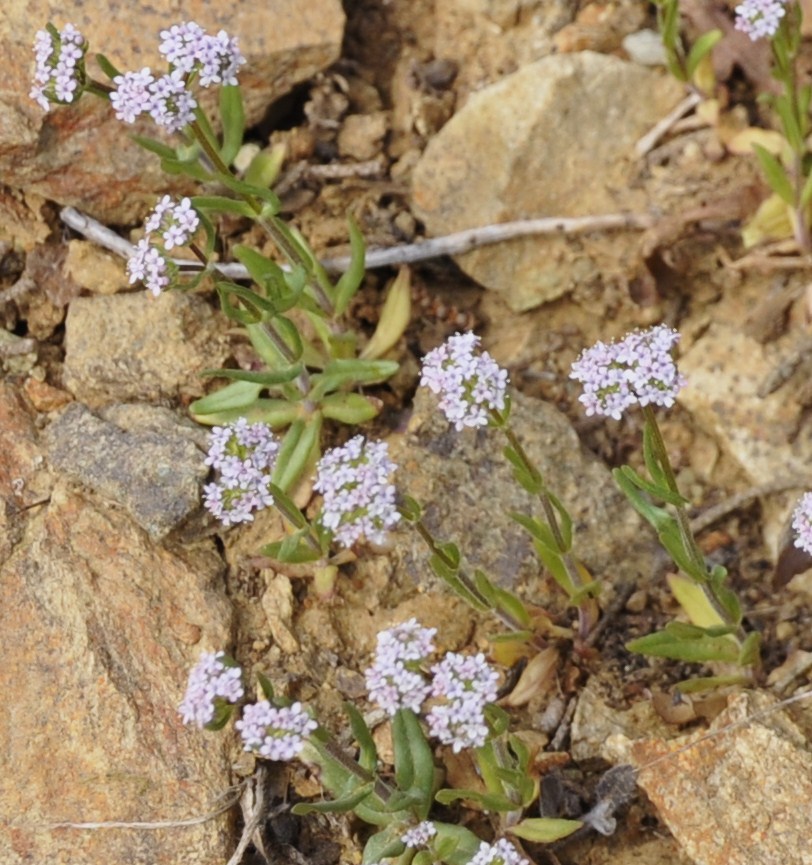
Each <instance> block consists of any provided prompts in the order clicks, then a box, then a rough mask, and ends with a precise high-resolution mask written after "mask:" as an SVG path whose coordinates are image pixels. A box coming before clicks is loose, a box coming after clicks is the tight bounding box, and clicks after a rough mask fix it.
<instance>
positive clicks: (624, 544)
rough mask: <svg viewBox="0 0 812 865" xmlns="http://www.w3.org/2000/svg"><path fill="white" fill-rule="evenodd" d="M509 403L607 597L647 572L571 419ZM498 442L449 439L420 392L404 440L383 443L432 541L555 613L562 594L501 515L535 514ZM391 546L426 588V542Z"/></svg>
mask: <svg viewBox="0 0 812 865" xmlns="http://www.w3.org/2000/svg"><path fill="white" fill-rule="evenodd" d="M513 396H514V402H513V407H512V410H511V426H512V428H513V430H514V432H515V433H516V435H517V437H518V439H519V441H520V442H521V443H522V446H523V447H524V448H525V450H526V451H527V453H528V455H529V456H530V458H531V459H532V460H533V461H534V462H535V463H536V465H537V466H538V468H539V470H540V472H541V474H542V476H543V477H544V479H545V481H546V483H547V484H548V486H549V487H550V489H551V490H552V491H553V492H554V493H555V494H556V495H557V496H558V497H559V498H560V499H561V500H562V502H563V503H564V504H565V506H566V507H567V508H568V509H569V512H570V514H571V516H572V519H573V525H574V532H575V542H574V550H575V552H576V554H577V555H578V556H579V557H580V558H581V559H582V560H583V561H584V563H585V564H586V565H587V567H588V568H589V569H590V571H591V572H592V574H593V576H594V578H595V579H598V580H601V581H603V582H604V589H605V591H606V595H604V596H603V597H604V599H606V597H607V596H610V595H611V592H612V585H613V583H616V582H617V581H618V580H619V579H620V577H621V574H622V578H623V580H624V581H625V580H629V579H634V578H635V576H636V577H637V578H639V577H640V576H641V575H642V574H643V573H645V572H647V570H648V569H650V556H651V553H652V549H653V539H652V538H651V537H650V536H649V534H648V533H647V532H645V531H644V530H643V528H642V526H641V523H640V520H639V518H638V517H637V514H636V513H635V512H634V511H633V510H632V508H631V506H629V505H628V503H627V502H626V500H625V498H624V497H623V495H622V494H621V493H620V491H619V490H618V489H617V488H616V487H615V485H614V482H613V481H612V478H611V475H610V474H609V471H608V470H607V468H606V467H605V465H603V463H601V462H599V461H598V460H597V459H595V458H594V457H591V456H588V455H587V454H585V453H584V451H583V450H582V449H581V446H580V443H579V441H578V436H577V434H576V432H575V430H573V428H572V427H571V426H570V423H569V421H568V420H567V419H566V418H565V417H564V416H563V415H562V414H561V413H560V412H558V411H557V410H556V409H555V408H554V407H553V406H551V405H549V404H548V403H544V402H541V401H538V400H532V399H528V398H525V397H522V395H521V394H519V393H516V394H514V395H513ZM505 444H506V441H505V440H504V438H503V436H502V434H501V433H500V432H499V431H498V430H492V429H487V430H479V431H475V430H464V431H462V432H459V433H458V432H456V431H455V430H454V429H453V427H450V426H449V424H448V422H447V421H446V420H445V418H444V417H443V416H442V415H441V413H440V412H439V411H438V410H437V408H436V402H435V398H434V397H433V396H431V395H429V394H427V393H426V391H425V389H423V388H421V389H420V390H419V391H418V393H417V397H416V399H415V410H414V415H413V417H412V420H411V422H410V425H409V434H408V435H406V436H405V437H403V438H402V439H401V440H400V441H396V440H393V441H392V442H391V444H390V450H391V453H392V459H393V460H394V461H395V462H396V463H397V465H398V467H399V472H398V476H397V479H396V482H397V483H398V484H399V487H400V488H401V489H402V492H403V493H404V494H406V495H410V496H412V497H414V498H415V499H417V501H418V502H420V503H421V504H422V506H423V507H424V517H425V521H426V523H427V524H428V525H429V527H430V528H431V530H432V531H434V532H435V534H436V537H437V538H438V539H441V540H449V541H453V542H454V543H456V544H458V545H459V547H460V549H461V551H462V552H463V555H464V556H466V558H467V559H468V561H469V562H471V563H472V564H473V565H475V566H476V567H480V568H482V569H483V570H485V571H486V572H487V573H488V574H489V575H490V576H491V577H492V579H493V580H494V581H495V582H497V583H498V584H500V585H503V586H507V587H512V586H514V585H516V584H517V583H518V582H527V584H528V586H529V590H528V597H529V598H532V600H533V602H534V603H537V604H539V605H540V606H542V607H545V606H547V605H548V604H550V603H552V604H553V605H555V606H561V605H563V593H562V592H561V590H560V589H558V588H557V586H555V584H554V583H553V582H552V580H550V579H546V578H545V579H542V578H541V577H540V572H541V566H540V565H539V562H538V560H537V558H536V556H535V553H534V552H533V549H532V546H531V543H530V539H529V535H528V534H527V533H526V532H525V531H524V529H522V528H520V527H519V526H518V525H517V524H516V523H515V522H514V521H513V520H512V519H511V518H510V516H509V515H508V514H509V512H511V511H519V512H521V513H535V512H536V511H537V509H538V503H537V502H536V501H535V500H534V499H532V498H531V497H530V496H529V495H528V494H526V493H525V492H524V490H522V489H521V488H520V487H519V486H518V484H517V483H516V482H515V481H514V480H513V475H512V471H511V469H510V467H509V465H508V463H507V461H506V460H505V459H504V457H503V456H502V449H503V447H504V446H505ZM483 519H487V523H483ZM396 544H397V546H396V549H395V556H396V557H397V558H398V559H399V560H400V566H399V570H400V571H401V572H403V573H407V574H411V575H413V576H414V578H415V579H416V580H418V581H420V582H422V581H424V580H425V579H426V578H427V577H428V576H429V574H430V573H431V572H430V570H429V566H428V562H427V556H426V548H425V546H424V544H423V542H422V541H421V540H420V539H419V537H418V536H417V535H416V533H414V532H412V531H409V530H406V529H404V530H403V531H402V532H399V533H398V534H397V535H396ZM620 563H622V564H620ZM619 565H620V566H619Z"/></svg>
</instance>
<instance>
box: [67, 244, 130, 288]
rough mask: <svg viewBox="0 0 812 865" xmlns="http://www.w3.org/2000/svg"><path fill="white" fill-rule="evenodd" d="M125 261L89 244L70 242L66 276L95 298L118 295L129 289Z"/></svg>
mask: <svg viewBox="0 0 812 865" xmlns="http://www.w3.org/2000/svg"><path fill="white" fill-rule="evenodd" d="M124 268H125V264H124V260H123V259H121V258H117V257H116V256H114V255H111V254H110V253H109V252H106V251H105V250H103V249H100V248H99V247H98V246H96V244H95V243H90V241H88V240H69V241H68V255H67V258H66V259H65V265H64V269H65V274H66V275H67V276H68V277H69V278H70V279H72V280H73V281H74V282H75V283H76V284H77V285H80V286H81V287H82V288H84V289H87V290H88V291H91V292H93V293H94V294H115V293H116V292H117V291H121V290H122V289H124V288H127V287H128V279H127V275H126V273H125V272H124Z"/></svg>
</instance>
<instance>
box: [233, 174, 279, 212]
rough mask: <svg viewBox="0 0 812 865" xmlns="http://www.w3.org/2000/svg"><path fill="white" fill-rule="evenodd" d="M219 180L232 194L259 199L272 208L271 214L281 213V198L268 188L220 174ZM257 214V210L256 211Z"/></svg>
mask: <svg viewBox="0 0 812 865" xmlns="http://www.w3.org/2000/svg"><path fill="white" fill-rule="evenodd" d="M217 180H218V181H219V182H220V183H222V184H223V185H224V186H227V187H228V188H229V189H230V190H231V191H232V192H236V193H238V194H239V195H242V196H244V197H246V198H248V199H252V198H258V199H259V200H260V201H264V202H265V203H266V204H267V205H269V206H270V208H271V212H272V213H274V214H276V213H279V210H280V209H281V207H282V205H281V203H280V201H279V196H278V195H276V193H274V192H271V190H270V189H268V188H267V187H262V186H256V185H254V184H253V183H246V182H245V181H243V180H237V178H236V177H232V176H230V175H225V174H218V175H217ZM254 212H255V213H256V209H255V210H254Z"/></svg>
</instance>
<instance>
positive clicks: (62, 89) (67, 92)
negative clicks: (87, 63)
mask: <svg viewBox="0 0 812 865" xmlns="http://www.w3.org/2000/svg"><path fill="white" fill-rule="evenodd" d="M86 51H87V42H86V41H85V38H84V36H82V34H81V33H80V32H79V31H78V30H77V29H76V28H75V27H74V26H73V24H66V25H65V27H64V29H63V30H62V32H61V33H57V32H56V30H53V31H51V30H38V31H37V35H36V37H35V39H34V55H35V57H36V62H37V68H36V70H35V72H34V84H33V86H32V87H31V92H30V94H29V95H30V96H31V98H32V99H34V100H36V102H38V103H39V105H40V107H41V108H42V110H43V111H47V110H48V109H49V108H50V107H51V103H52V102H57V103H60V104H63V105H64V104H67V103H69V102H73V100H74V99H75V98H76V96H77V95H78V93H79V92H80V91H81V88H82V86H83V85H84V77H85V68H84V58H85V52H86Z"/></svg>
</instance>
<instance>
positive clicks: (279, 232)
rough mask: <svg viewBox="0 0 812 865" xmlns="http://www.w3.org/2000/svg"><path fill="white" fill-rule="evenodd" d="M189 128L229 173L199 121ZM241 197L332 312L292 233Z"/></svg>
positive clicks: (214, 161)
mask: <svg viewBox="0 0 812 865" xmlns="http://www.w3.org/2000/svg"><path fill="white" fill-rule="evenodd" d="M190 127H191V129H192V132H193V133H194V136H195V139H196V140H197V141H198V142H199V144H200V146H201V147H202V148H203V150H204V151H205V153H206V156H208V158H209V159H210V160H211V163H212V165H213V166H214V167H215V169H216V170H217V171H218V172H220V173H221V174H228V175H232V172H231V170H230V169H229V167H228V166H227V165H226V164H225V162H223V160H222V158H221V157H220V154H219V153H218V152H217V149H216V148H215V147H213V146H212V143H211V142H210V141H209V138H208V136H207V135H206V133H205V131H204V130H203V128H202V127H201V125H200V123H199V121H197V120H193V121H192V123H191V124H190ZM242 197H243V198H244V199H245V201H246V202H247V203H248V205H249V206H250V207H251V209H252V210H253V211H254V213H256V215H257V219H256V222H257V224H258V225H259V226H260V227H261V228H262V229H263V230H264V231H265V232H266V233H267V234H268V236H269V237H270V238H271V240H273V242H274V243H275V244H276V246H277V247H278V248H279V250H280V251H281V252H282V254H283V255H284V256H285V258H287V260H288V262H289V263H290V264H291V265H294V266H299V267H301V268H302V269H303V270H304V271H305V273H306V274H307V278H308V285H309V286H310V288H311V289H312V291H313V294H314V296H315V298H316V300H317V302H318V303H319V305H320V306H321V307H322V309H323V310H324V311H325V313H327V315H332V314H334V313H335V307H334V306H333V303H332V301H331V300H330V298H329V296H328V295H327V293H326V292H325V290H324V288H323V287H322V286H321V285H320V284H319V281H318V279H316V278H315V277H314V269H315V267H314V264H313V263H312V262H311V261H309V260H308V259H307V257H306V256H305V255H303V254H302V253H301V252H300V250H299V249H298V248H297V245H296V242H295V241H294V240H293V238H292V236H290V233H289V231H288V229H287V227H286V226H283V225H282V223H281V221H280V220H279V219H278V218H277V217H275V216H272V217H270V218H269V219H265V218H263V217H262V215H261V214H262V205H261V204H260V203H259V201H257V199H256V198H255V197H254V196H252V195H248V194H247V193H244V194H243V196H242Z"/></svg>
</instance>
